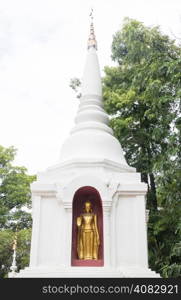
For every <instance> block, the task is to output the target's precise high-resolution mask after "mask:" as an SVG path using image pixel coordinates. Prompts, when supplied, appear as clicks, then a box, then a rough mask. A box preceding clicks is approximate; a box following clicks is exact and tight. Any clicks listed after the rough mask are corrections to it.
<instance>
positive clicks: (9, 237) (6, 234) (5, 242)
mask: <svg viewBox="0 0 181 300" xmlns="http://www.w3.org/2000/svg"><path fill="white" fill-rule="evenodd" d="M14 238H15V232H14V231H12V230H10V229H6V230H1V231H0V278H3V277H7V274H8V272H10V266H11V265H12V260H13V250H12V246H13V241H14ZM30 241H31V229H22V230H20V231H18V232H17V255H16V263H17V271H19V270H20V269H23V268H24V267H26V266H27V265H28V263H29V255H30Z"/></svg>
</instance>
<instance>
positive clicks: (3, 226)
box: [0, 146, 36, 277]
mask: <svg viewBox="0 0 181 300" xmlns="http://www.w3.org/2000/svg"><path fill="white" fill-rule="evenodd" d="M15 154H16V149H15V148H14V147H9V148H4V147H2V146H0V277H7V274H8V272H9V271H10V266H11V264H12V255H13V250H12V245H13V240H14V237H15V230H16V231H17V266H18V270H19V269H21V268H24V267H25V266H26V265H28V261H29V248H30V235H31V225H32V220H31V214H30V212H29V209H30V208H31V201H30V199H31V194H30V184H31V182H33V181H34V180H35V179H36V177H35V176H30V175H28V174H27V170H26V168H24V167H17V166H13V160H14V157H15Z"/></svg>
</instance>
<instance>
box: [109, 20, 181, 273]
mask: <svg viewBox="0 0 181 300" xmlns="http://www.w3.org/2000/svg"><path fill="white" fill-rule="evenodd" d="M112 59H113V61H114V62H116V66H114V67H105V77H104V78H103V88H104V89H103V91H104V106H105V109H106V110H107V112H108V113H109V114H110V115H111V122H110V124H111V126H112V128H113V130H114V133H115V135H116V136H117V138H118V139H119V141H120V142H121V145H122V147H123V150H124V152H125V156H126V159H127V161H128V163H129V165H131V166H134V167H136V168H137V171H138V172H141V178H142V181H144V182H146V183H147V185H148V193H147V206H148V208H149V209H150V218H149V223H148V238H149V262H150V266H151V267H152V268H153V269H154V270H156V271H157V272H159V273H161V276H163V277H179V276H180V271H181V263H180V254H181V253H180V252H181V248H180V238H181V208H180V205H179V201H180V198H181V192H180V191H181V186H180V177H181V171H180V170H181V155H180V153H181V150H180V142H181V135H180V124H181V121H180V118H179V114H180V96H181V89H180V83H181V75H180V69H181V49H180V47H179V46H177V45H176V44H175V43H174V41H172V40H171V39H170V38H169V37H168V36H166V35H164V34H162V33H161V32H160V30H159V28H158V27H153V28H150V27H146V26H144V25H143V24H142V23H141V22H138V21H136V20H131V19H128V18H126V19H125V21H124V24H123V27H122V29H121V30H120V31H118V32H117V33H116V34H115V35H114V38H113V43H112ZM158 206H159V207H158ZM158 208H159V209H158Z"/></svg>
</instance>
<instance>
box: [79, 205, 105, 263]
mask: <svg viewBox="0 0 181 300" xmlns="http://www.w3.org/2000/svg"><path fill="white" fill-rule="evenodd" d="M91 206H92V205H91V202H90V201H86V202H85V204H84V210H85V211H84V212H83V213H82V214H81V215H80V216H79V217H78V218H77V226H78V236H77V253H78V258H79V259H84V260H85V259H96V260H97V259H98V250H99V245H100V241H99V232H98V228H97V216H96V214H94V213H93V212H92V208H91Z"/></svg>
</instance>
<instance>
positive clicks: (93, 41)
mask: <svg viewBox="0 0 181 300" xmlns="http://www.w3.org/2000/svg"><path fill="white" fill-rule="evenodd" d="M93 12H94V11H93V8H91V12H90V15H89V17H90V34H89V38H88V45H87V48H88V49H90V48H95V49H96V50H97V41H96V36H95V33H94V23H93V21H94V16H93Z"/></svg>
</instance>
